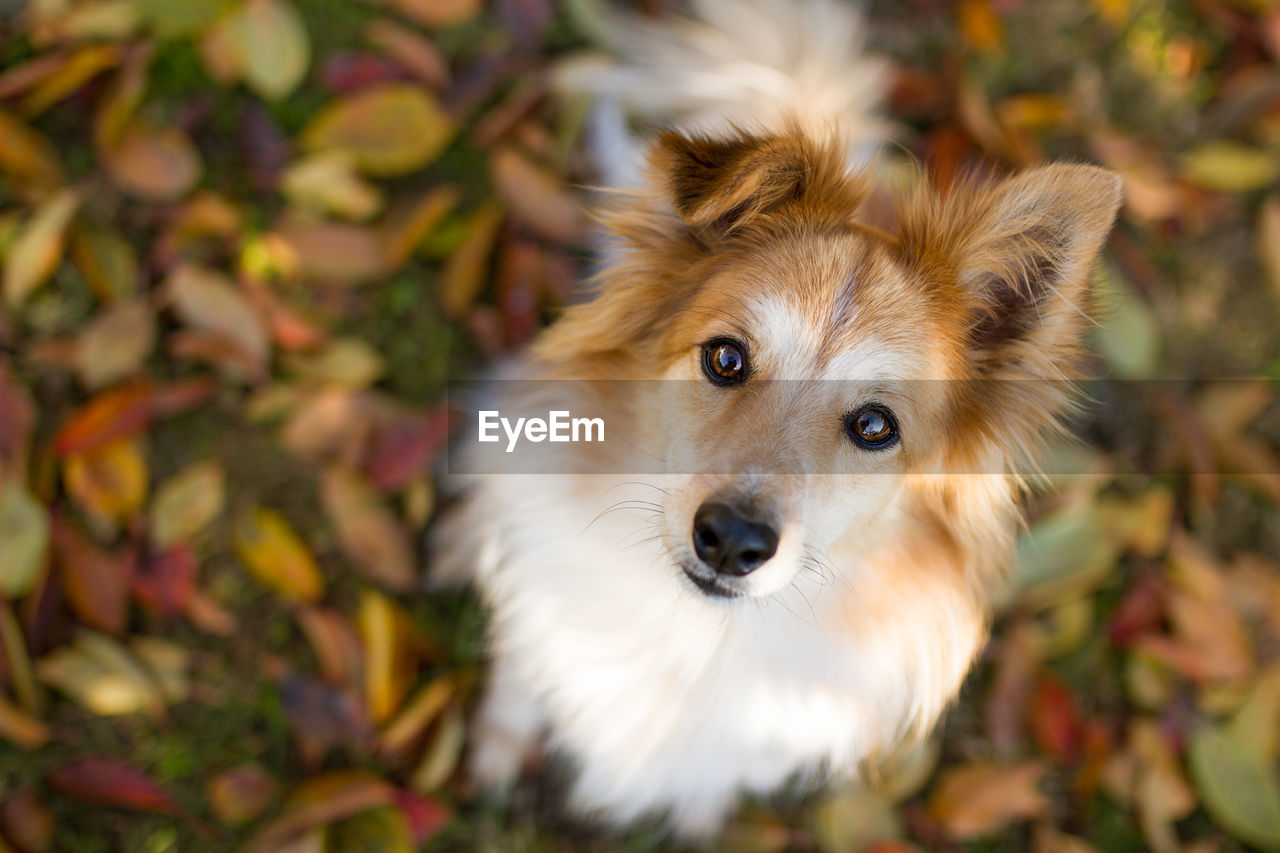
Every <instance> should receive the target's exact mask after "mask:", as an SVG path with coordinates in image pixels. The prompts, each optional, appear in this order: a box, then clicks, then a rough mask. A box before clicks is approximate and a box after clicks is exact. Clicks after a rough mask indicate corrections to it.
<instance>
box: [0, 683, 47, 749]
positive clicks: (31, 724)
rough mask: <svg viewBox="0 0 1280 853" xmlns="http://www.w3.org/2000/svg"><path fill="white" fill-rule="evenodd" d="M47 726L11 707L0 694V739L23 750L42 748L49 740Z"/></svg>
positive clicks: (17, 708)
mask: <svg viewBox="0 0 1280 853" xmlns="http://www.w3.org/2000/svg"><path fill="white" fill-rule="evenodd" d="M49 734H50V732H49V726H48V725H46V724H45V723H44V722H42V721H40V720H38V719H36V718H35V717H32V716H31V715H30V714H28V713H27V712H26V711H24V710H22V709H21V708H19V707H18V706H16V705H13V704H11V703H10V702H9V700H8V699H6V698H5V696H4V694H3V693H0V738H5V739H6V740H9V741H12V742H13V743H15V744H17V745H18V746H20V747H22V748H23V749H35V748H36V747H40V746H44V745H45V743H47V742H48V740H49Z"/></svg>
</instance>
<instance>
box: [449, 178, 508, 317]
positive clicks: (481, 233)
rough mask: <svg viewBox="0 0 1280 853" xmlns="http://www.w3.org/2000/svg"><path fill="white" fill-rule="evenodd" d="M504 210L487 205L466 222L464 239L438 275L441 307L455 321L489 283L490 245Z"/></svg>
mask: <svg viewBox="0 0 1280 853" xmlns="http://www.w3.org/2000/svg"><path fill="white" fill-rule="evenodd" d="M503 216H504V214H503V210H502V208H501V207H499V206H498V205H496V204H486V205H484V206H483V207H481V208H480V209H479V210H477V211H476V212H475V213H473V214H472V215H471V218H470V219H468V220H467V225H466V234H467V236H466V238H465V239H464V240H463V241H462V244H461V245H459V246H458V248H457V249H455V250H454V252H453V254H452V255H450V256H449V260H448V261H447V262H446V263H445V265H444V269H443V270H441V272H440V303H441V305H442V306H443V307H444V311H445V314H446V315H448V316H449V317H450V318H452V319H454V320H457V319H460V318H462V317H463V316H465V315H466V313H467V311H468V310H469V309H470V308H471V306H472V305H473V304H474V303H475V301H476V298H477V297H478V296H479V295H480V291H481V290H483V289H484V285H485V282H487V281H488V279H489V267H490V265H491V261H492V259H493V244H494V241H495V240H497V238H498V228H499V227H501V225H502V219H503Z"/></svg>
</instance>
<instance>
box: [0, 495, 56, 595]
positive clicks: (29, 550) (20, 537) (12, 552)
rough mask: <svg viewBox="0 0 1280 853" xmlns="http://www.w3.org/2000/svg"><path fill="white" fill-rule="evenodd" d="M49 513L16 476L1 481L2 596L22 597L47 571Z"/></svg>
mask: <svg viewBox="0 0 1280 853" xmlns="http://www.w3.org/2000/svg"><path fill="white" fill-rule="evenodd" d="M48 553H49V513H48V511H47V510H46V509H45V508H44V504H42V503H40V502H39V501H37V500H36V499H35V498H34V497H32V496H31V494H30V493H29V492H28V491H27V490H26V488H25V486H23V485H22V483H21V482H20V481H18V480H16V479H11V480H7V481H0V598H8V599H14V598H21V597H22V596H24V595H26V594H27V593H28V592H30V591H31V589H32V587H34V586H35V584H36V581H37V580H39V578H40V576H41V573H42V572H43V571H44V567H45V558H46V556H47V554H48Z"/></svg>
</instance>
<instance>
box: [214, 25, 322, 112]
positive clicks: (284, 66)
mask: <svg viewBox="0 0 1280 853" xmlns="http://www.w3.org/2000/svg"><path fill="white" fill-rule="evenodd" d="M226 39H227V44H228V46H229V47H230V48H231V49H232V50H234V51H235V52H236V53H237V55H238V57H239V59H238V65H239V68H240V72H241V74H242V75H243V77H244V81H245V83H247V84H248V86H249V88H250V89H252V90H253V91H255V92H257V93H258V94H259V95H261V96H262V97H264V98H267V99H268V100H272V101H277V100H279V99H280V98H283V97H284V96H285V95H287V94H289V93H290V92H292V91H293V90H294V89H295V88H297V86H298V84H299V83H301V82H302V78H303V77H305V76H306V73H307V65H308V63H309V62H310V60H311V44H310V42H309V41H308V38H307V29H306V25H305V24H304V23H303V21H302V18H301V17H300V16H299V15H298V12H297V10H296V9H294V8H293V6H291V5H290V4H289V3H287V2H285V0H247V1H246V2H245V3H244V4H243V5H242V6H241V7H240V8H239V9H237V10H236V12H235V13H234V14H233V15H232V16H231V18H230V21H229V22H228V29H227V30H226Z"/></svg>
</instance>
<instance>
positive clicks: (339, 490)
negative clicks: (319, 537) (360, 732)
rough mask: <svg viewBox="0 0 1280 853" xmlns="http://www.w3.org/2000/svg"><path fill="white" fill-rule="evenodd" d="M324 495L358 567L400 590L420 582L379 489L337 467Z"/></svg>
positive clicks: (401, 531)
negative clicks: (376, 490) (378, 491)
mask: <svg viewBox="0 0 1280 853" xmlns="http://www.w3.org/2000/svg"><path fill="white" fill-rule="evenodd" d="M321 494H322V496H323V498H324V508H325V512H327V513H328V515H329V520H330V521H331V522H332V523H333V526H334V529H335V530H336V531H337V532H338V541H339V543H340V544H341V545H342V550H343V552H344V553H345V554H346V555H347V557H348V558H349V559H350V560H351V562H352V563H354V564H355V565H356V567H357V568H359V569H360V570H361V571H363V572H364V573H365V575H366V576H368V577H369V578H371V579H372V580H374V581H376V582H378V583H380V584H382V585H383V586H385V587H388V588H389V589H393V590H396V591H398V592H407V591H408V590H409V589H411V588H412V587H413V586H414V585H415V583H417V581H418V579H419V572H418V567H417V561H416V560H415V559H414V556H413V546H412V545H411V544H410V542H409V537H408V535H407V534H406V533H405V531H404V528H402V527H401V526H400V523H399V522H398V521H397V520H396V517H395V516H394V515H393V514H392V513H391V511H390V510H389V509H387V507H386V506H385V505H384V504H383V502H382V497H381V496H380V495H378V493H377V492H375V491H374V490H373V489H372V488H371V487H370V486H369V485H368V484H367V483H365V482H363V481H362V480H360V479H359V478H357V477H356V476H354V475H353V474H351V473H349V472H347V471H345V470H343V469H341V468H337V467H334V468H330V469H329V470H328V471H326V472H325V474H324V478H323V487H322V492H321ZM375 719H377V716H376V715H375Z"/></svg>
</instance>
